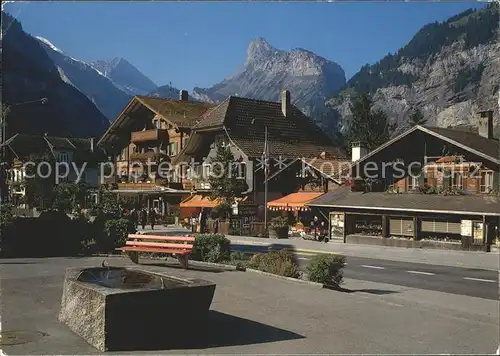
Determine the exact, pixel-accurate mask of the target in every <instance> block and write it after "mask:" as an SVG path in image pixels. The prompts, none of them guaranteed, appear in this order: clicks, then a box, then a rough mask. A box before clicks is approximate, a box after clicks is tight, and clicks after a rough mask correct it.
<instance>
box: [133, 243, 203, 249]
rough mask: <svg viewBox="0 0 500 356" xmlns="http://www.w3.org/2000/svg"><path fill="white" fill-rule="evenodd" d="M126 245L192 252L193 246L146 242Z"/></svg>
mask: <svg viewBox="0 0 500 356" xmlns="http://www.w3.org/2000/svg"><path fill="white" fill-rule="evenodd" d="M125 245H128V246H146V247H163V248H170V249H181V250H192V249H193V245H188V244H168V243H162V242H144V241H127V242H125Z"/></svg>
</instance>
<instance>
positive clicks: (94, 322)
mask: <svg viewBox="0 0 500 356" xmlns="http://www.w3.org/2000/svg"><path fill="white" fill-rule="evenodd" d="M214 293H215V284H214V283H212V282H209V281H206V280H202V279H183V278H178V277H173V276H168V275H164V274H161V273H153V272H149V271H145V270H141V269H135V268H122V267H96V268H84V269H68V270H67V271H66V276H65V279H64V288H63V295H62V301H61V310H60V313H59V321H61V322H63V323H65V324H66V325H67V326H68V327H69V328H70V329H71V330H72V331H73V332H75V333H76V334H78V335H79V336H81V337H82V338H83V339H85V340H86V341H87V342H88V343H89V344H91V345H92V346H94V347H95V348H96V349H98V350H99V351H121V350H134V349H137V348H140V347H141V345H144V344H147V343H148V340H149V343H152V342H155V341H157V338H176V337H178V336H176V335H181V334H184V333H189V329H190V328H189V325H190V324H191V325H192V324H193V323H200V322H203V319H204V318H205V317H206V316H207V314H208V310H209V308H210V305H211V303H212V299H213V296H214Z"/></svg>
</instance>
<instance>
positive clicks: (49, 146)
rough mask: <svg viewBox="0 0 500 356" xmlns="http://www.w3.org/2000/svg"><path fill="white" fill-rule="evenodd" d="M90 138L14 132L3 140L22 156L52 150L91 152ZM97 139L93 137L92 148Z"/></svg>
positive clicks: (17, 154) (12, 150)
mask: <svg viewBox="0 0 500 356" xmlns="http://www.w3.org/2000/svg"><path fill="white" fill-rule="evenodd" d="M91 140H92V138H75V137H54V136H38V135H28V134H20V133H18V134H15V135H14V136H12V137H10V138H9V139H8V140H7V141H5V143H4V145H6V146H7V147H9V148H10V150H11V152H13V153H14V154H15V155H16V156H18V157H20V158H23V157H28V156H30V155H32V154H37V153H43V152H52V150H69V151H78V152H85V151H87V152H91V145H92V144H91ZM96 144H97V140H96V139H94V150H96Z"/></svg>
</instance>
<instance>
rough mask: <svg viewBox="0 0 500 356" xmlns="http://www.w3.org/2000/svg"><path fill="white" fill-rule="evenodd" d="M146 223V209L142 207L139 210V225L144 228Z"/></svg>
mask: <svg viewBox="0 0 500 356" xmlns="http://www.w3.org/2000/svg"><path fill="white" fill-rule="evenodd" d="M147 223H148V211H147V210H146V208H142V210H141V226H142V229H143V230H145V229H146V224H147Z"/></svg>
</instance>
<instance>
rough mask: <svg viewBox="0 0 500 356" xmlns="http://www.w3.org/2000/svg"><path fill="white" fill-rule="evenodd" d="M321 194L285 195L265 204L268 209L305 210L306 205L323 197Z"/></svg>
mask: <svg viewBox="0 0 500 356" xmlns="http://www.w3.org/2000/svg"><path fill="white" fill-rule="evenodd" d="M323 194H324V193H323V192H299V193H292V194H288V195H285V196H284V197H281V198H279V199H276V200H273V201H270V202H268V203H267V207H268V208H269V209H276V208H278V209H281V210H282V209H285V210H286V209H288V210H292V209H293V210H297V209H300V208H306V206H305V205H306V204H307V203H308V202H309V201H311V200H313V199H316V198H318V197H319V196H321V195H323Z"/></svg>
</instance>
